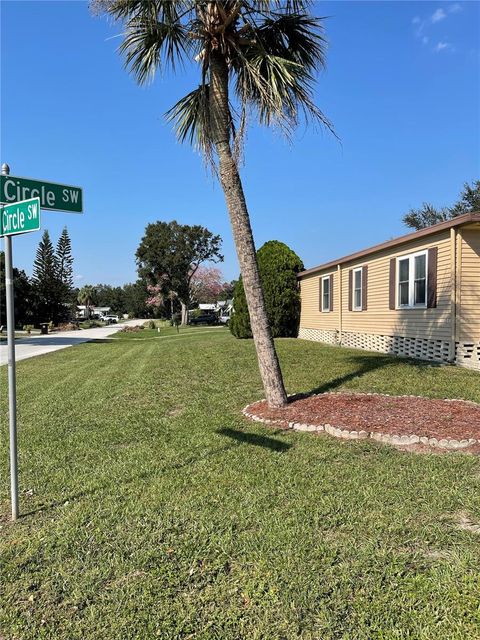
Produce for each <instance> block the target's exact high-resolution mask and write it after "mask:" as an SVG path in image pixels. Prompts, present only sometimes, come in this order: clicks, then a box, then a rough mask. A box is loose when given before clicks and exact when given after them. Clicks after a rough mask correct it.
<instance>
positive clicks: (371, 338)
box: [298, 327, 480, 371]
mask: <svg viewBox="0 0 480 640" xmlns="http://www.w3.org/2000/svg"><path fill="white" fill-rule="evenodd" d="M298 337H299V338H302V339H303V340H314V341H315V342H324V343H326V344H335V345H341V346H342V347H352V348H353V349H364V350H366V351H380V352H381V353H389V354H393V355H397V356H403V357H408V358H417V359H419V360H429V361H431V362H444V363H448V362H450V359H449V351H450V349H449V347H450V343H449V342H448V340H432V339H429V338H408V337H405V336H389V335H378V334H373V333H360V332H356V331H342V333H341V336H340V332H339V331H337V330H335V329H331V330H325V329H306V328H304V327H300V330H299V333H298ZM454 363H455V364H457V365H460V366H463V367H468V368H469V369H476V370H479V371H480V342H476V343H475V342H471V343H466V342H457V343H455V361H454Z"/></svg>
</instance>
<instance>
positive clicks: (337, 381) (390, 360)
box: [290, 354, 439, 400]
mask: <svg viewBox="0 0 480 640" xmlns="http://www.w3.org/2000/svg"><path fill="white" fill-rule="evenodd" d="M402 361H403V362H410V363H411V364H412V365H414V366H416V367H421V368H427V367H432V366H439V364H438V363H435V362H428V361H425V360H415V359H413V358H402ZM349 362H351V363H353V364H356V365H357V367H356V369H355V370H354V371H350V372H349V373H346V374H344V375H342V376H338V377H337V378H333V379H331V380H327V381H326V382H324V383H322V384H321V385H319V386H318V387H315V388H314V389H311V390H310V391H307V392H305V393H298V394H296V395H294V396H290V399H291V400H299V399H301V398H306V397H308V396H312V395H315V394H319V393H327V392H328V391H332V390H333V389H337V388H338V387H341V386H342V385H343V384H345V383H346V382H350V381H351V380H355V379H357V378H361V377H362V376H364V375H366V374H368V373H371V372H372V371H376V370H378V369H382V368H384V367H389V366H395V365H398V362H399V359H398V357H395V356H392V355H389V354H385V355H383V354H378V355H358V356H352V357H351V358H349Z"/></svg>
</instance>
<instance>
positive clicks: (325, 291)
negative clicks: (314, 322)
mask: <svg viewBox="0 0 480 640" xmlns="http://www.w3.org/2000/svg"><path fill="white" fill-rule="evenodd" d="M330 295H331V291H330V276H324V277H323V278H322V311H330V307H331V304H330Z"/></svg>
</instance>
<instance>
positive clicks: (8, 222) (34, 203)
mask: <svg viewBox="0 0 480 640" xmlns="http://www.w3.org/2000/svg"><path fill="white" fill-rule="evenodd" d="M39 229H40V198H30V200H23V201H22V202H15V203H14V204H9V205H7V206H6V207H2V208H1V211H0V236H15V235H17V234H19V233H28V232H29V231H38V230H39Z"/></svg>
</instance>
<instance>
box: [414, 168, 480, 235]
mask: <svg viewBox="0 0 480 640" xmlns="http://www.w3.org/2000/svg"><path fill="white" fill-rule="evenodd" d="M475 211H480V180H474V181H473V182H472V184H471V185H470V184H468V182H465V184H464V185H463V191H462V192H461V194H460V198H459V200H458V201H457V202H455V203H454V204H453V205H452V206H451V207H441V208H440V209H437V208H436V207H434V206H433V205H432V204H429V203H428V202H424V203H423V205H422V207H421V209H410V211H409V212H408V213H407V214H405V215H404V216H403V222H404V224H405V225H406V226H407V227H411V228H412V229H416V230H417V231H418V230H419V229H425V227H431V226H432V225H433V224H438V223H439V222H445V221H446V220H452V219H453V218H456V217H457V216H461V215H463V214H464V213H472V212H475Z"/></svg>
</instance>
